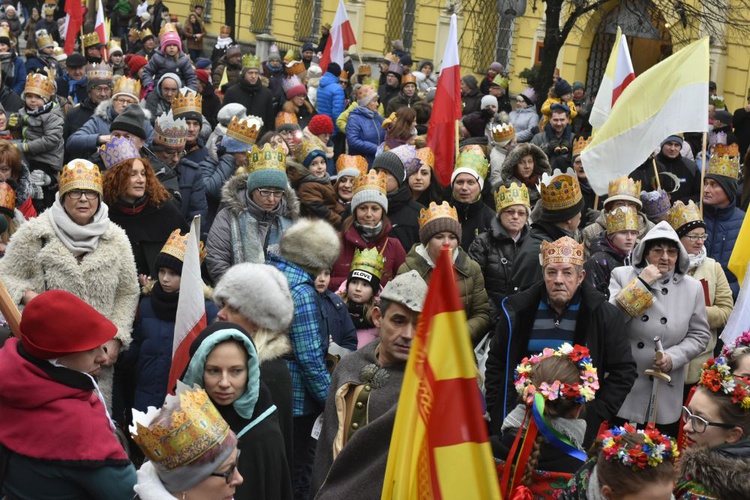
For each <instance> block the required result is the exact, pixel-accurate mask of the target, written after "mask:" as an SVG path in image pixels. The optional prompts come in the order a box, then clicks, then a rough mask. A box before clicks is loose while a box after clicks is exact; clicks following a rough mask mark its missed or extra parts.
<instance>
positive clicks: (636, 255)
mask: <svg viewBox="0 0 750 500" xmlns="http://www.w3.org/2000/svg"><path fill="white" fill-rule="evenodd" d="M653 240H670V241H674V242H675V243H677V248H678V249H679V250H680V256H679V257H678V258H677V264H676V265H675V271H677V272H679V273H680V274H683V275H684V274H685V273H687V271H688V266H689V265H690V258H689V257H688V253H687V250H685V247H684V246H682V243H680V238H679V237H678V236H677V233H675V232H674V229H672V226H670V225H669V223H668V222H667V221H661V222H660V223H658V224H657V225H655V226H654V227H653V228H652V229H651V231H649V232H648V233H646V236H644V237H643V238H642V239H641V241H640V242H638V244H637V245H636V246H635V248H634V249H633V256H632V262H633V266H634V267H637V268H642V267H646V265H647V263H646V262H645V261H644V258H643V252H644V251H645V250H646V245H647V244H648V242H649V241H653ZM675 275H676V274H675Z"/></svg>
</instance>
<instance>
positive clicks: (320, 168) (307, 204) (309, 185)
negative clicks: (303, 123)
mask: <svg viewBox="0 0 750 500" xmlns="http://www.w3.org/2000/svg"><path fill="white" fill-rule="evenodd" d="M295 156H296V159H297V161H298V162H299V163H300V164H302V167H304V169H300V168H299V167H298V168H296V169H294V170H291V171H290V172H289V178H290V182H291V184H292V187H293V188H294V189H296V191H297V196H298V197H299V200H300V203H301V205H302V206H301V210H300V212H301V213H302V215H306V216H308V217H316V218H319V219H323V220H327V221H328V222H330V223H331V224H332V225H333V227H335V228H336V229H339V228H340V227H341V216H342V215H343V213H344V210H345V208H346V207H344V205H343V204H342V203H341V202H340V201H339V200H338V196H337V195H336V191H335V190H334V189H333V185H332V184H331V176H330V175H328V165H327V163H326V159H327V156H326V151H324V150H323V149H322V148H320V146H319V145H318V144H317V143H315V142H313V141H308V140H303V141H302V146H300V148H299V150H298V151H297V154H296V155H295Z"/></svg>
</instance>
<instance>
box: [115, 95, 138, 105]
mask: <svg viewBox="0 0 750 500" xmlns="http://www.w3.org/2000/svg"><path fill="white" fill-rule="evenodd" d="M112 101H113V102H116V103H117V104H135V101H134V100H133V99H128V98H127V97H115V98H114V99H112Z"/></svg>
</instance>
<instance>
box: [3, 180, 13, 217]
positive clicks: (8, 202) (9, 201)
mask: <svg viewBox="0 0 750 500" xmlns="http://www.w3.org/2000/svg"><path fill="white" fill-rule="evenodd" d="M0 209H5V210H7V211H9V212H10V213H13V212H14V211H15V210H16V192H15V191H14V190H13V188H12V187H11V186H10V184H8V183H7V182H0Z"/></svg>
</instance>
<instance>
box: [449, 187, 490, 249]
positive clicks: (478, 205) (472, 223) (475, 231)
mask: <svg viewBox="0 0 750 500" xmlns="http://www.w3.org/2000/svg"><path fill="white" fill-rule="evenodd" d="M448 203H450V205H451V206H452V207H455V208H456V212H458V221H459V222H460V223H461V248H463V249H464V251H465V252H468V251H469V248H470V247H471V244H472V243H473V242H474V239H475V238H476V237H477V236H479V235H480V234H482V233H483V232H485V231H487V230H488V229H489V228H490V225H491V224H492V221H493V220H495V219H496V217H495V211H494V210H492V209H491V208H490V207H488V206H487V205H486V204H484V203H482V200H481V199H480V200H477V201H475V202H474V203H461V202H460V201H457V200H456V199H454V198H453V196H451V197H450V198H449V199H448Z"/></svg>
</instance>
